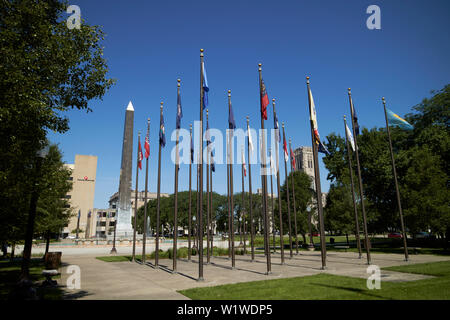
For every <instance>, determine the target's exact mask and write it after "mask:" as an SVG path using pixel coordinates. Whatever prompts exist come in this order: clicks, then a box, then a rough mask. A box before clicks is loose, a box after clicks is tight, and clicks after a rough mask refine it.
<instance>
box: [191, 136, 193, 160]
mask: <svg viewBox="0 0 450 320" xmlns="http://www.w3.org/2000/svg"><path fill="white" fill-rule="evenodd" d="M193 162H194V142H192V135H191V163H193Z"/></svg>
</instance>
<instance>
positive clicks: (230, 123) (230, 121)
mask: <svg viewBox="0 0 450 320" xmlns="http://www.w3.org/2000/svg"><path fill="white" fill-rule="evenodd" d="M228 127H229V128H230V129H236V123H235V122H234V114H233V106H232V105H231V102H230V108H229V110H228Z"/></svg>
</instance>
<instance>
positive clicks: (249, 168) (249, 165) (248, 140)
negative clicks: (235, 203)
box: [247, 116, 255, 262]
mask: <svg viewBox="0 0 450 320" xmlns="http://www.w3.org/2000/svg"><path fill="white" fill-rule="evenodd" d="M247 133H248V138H247V151H248V195H249V201H250V247H251V252H252V260H251V261H252V262H253V261H255V239H254V233H253V232H254V225H253V202H252V165H251V159H250V153H251V150H250V135H251V132H250V126H249V118H248V116H247Z"/></svg>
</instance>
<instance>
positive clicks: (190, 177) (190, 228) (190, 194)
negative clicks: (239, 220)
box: [188, 123, 192, 261]
mask: <svg viewBox="0 0 450 320" xmlns="http://www.w3.org/2000/svg"><path fill="white" fill-rule="evenodd" d="M189 136H190V138H191V141H192V123H191V124H189ZM191 152H192V150H191V151H190V153H191ZM188 219H189V221H188V261H191V253H192V252H191V251H192V248H191V231H192V154H189V217H188Z"/></svg>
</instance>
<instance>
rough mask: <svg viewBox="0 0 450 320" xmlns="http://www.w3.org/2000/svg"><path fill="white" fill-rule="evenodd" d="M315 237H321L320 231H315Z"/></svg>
mask: <svg viewBox="0 0 450 320" xmlns="http://www.w3.org/2000/svg"><path fill="white" fill-rule="evenodd" d="M312 235H313V237H320V233H318V232H313V234H312Z"/></svg>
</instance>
